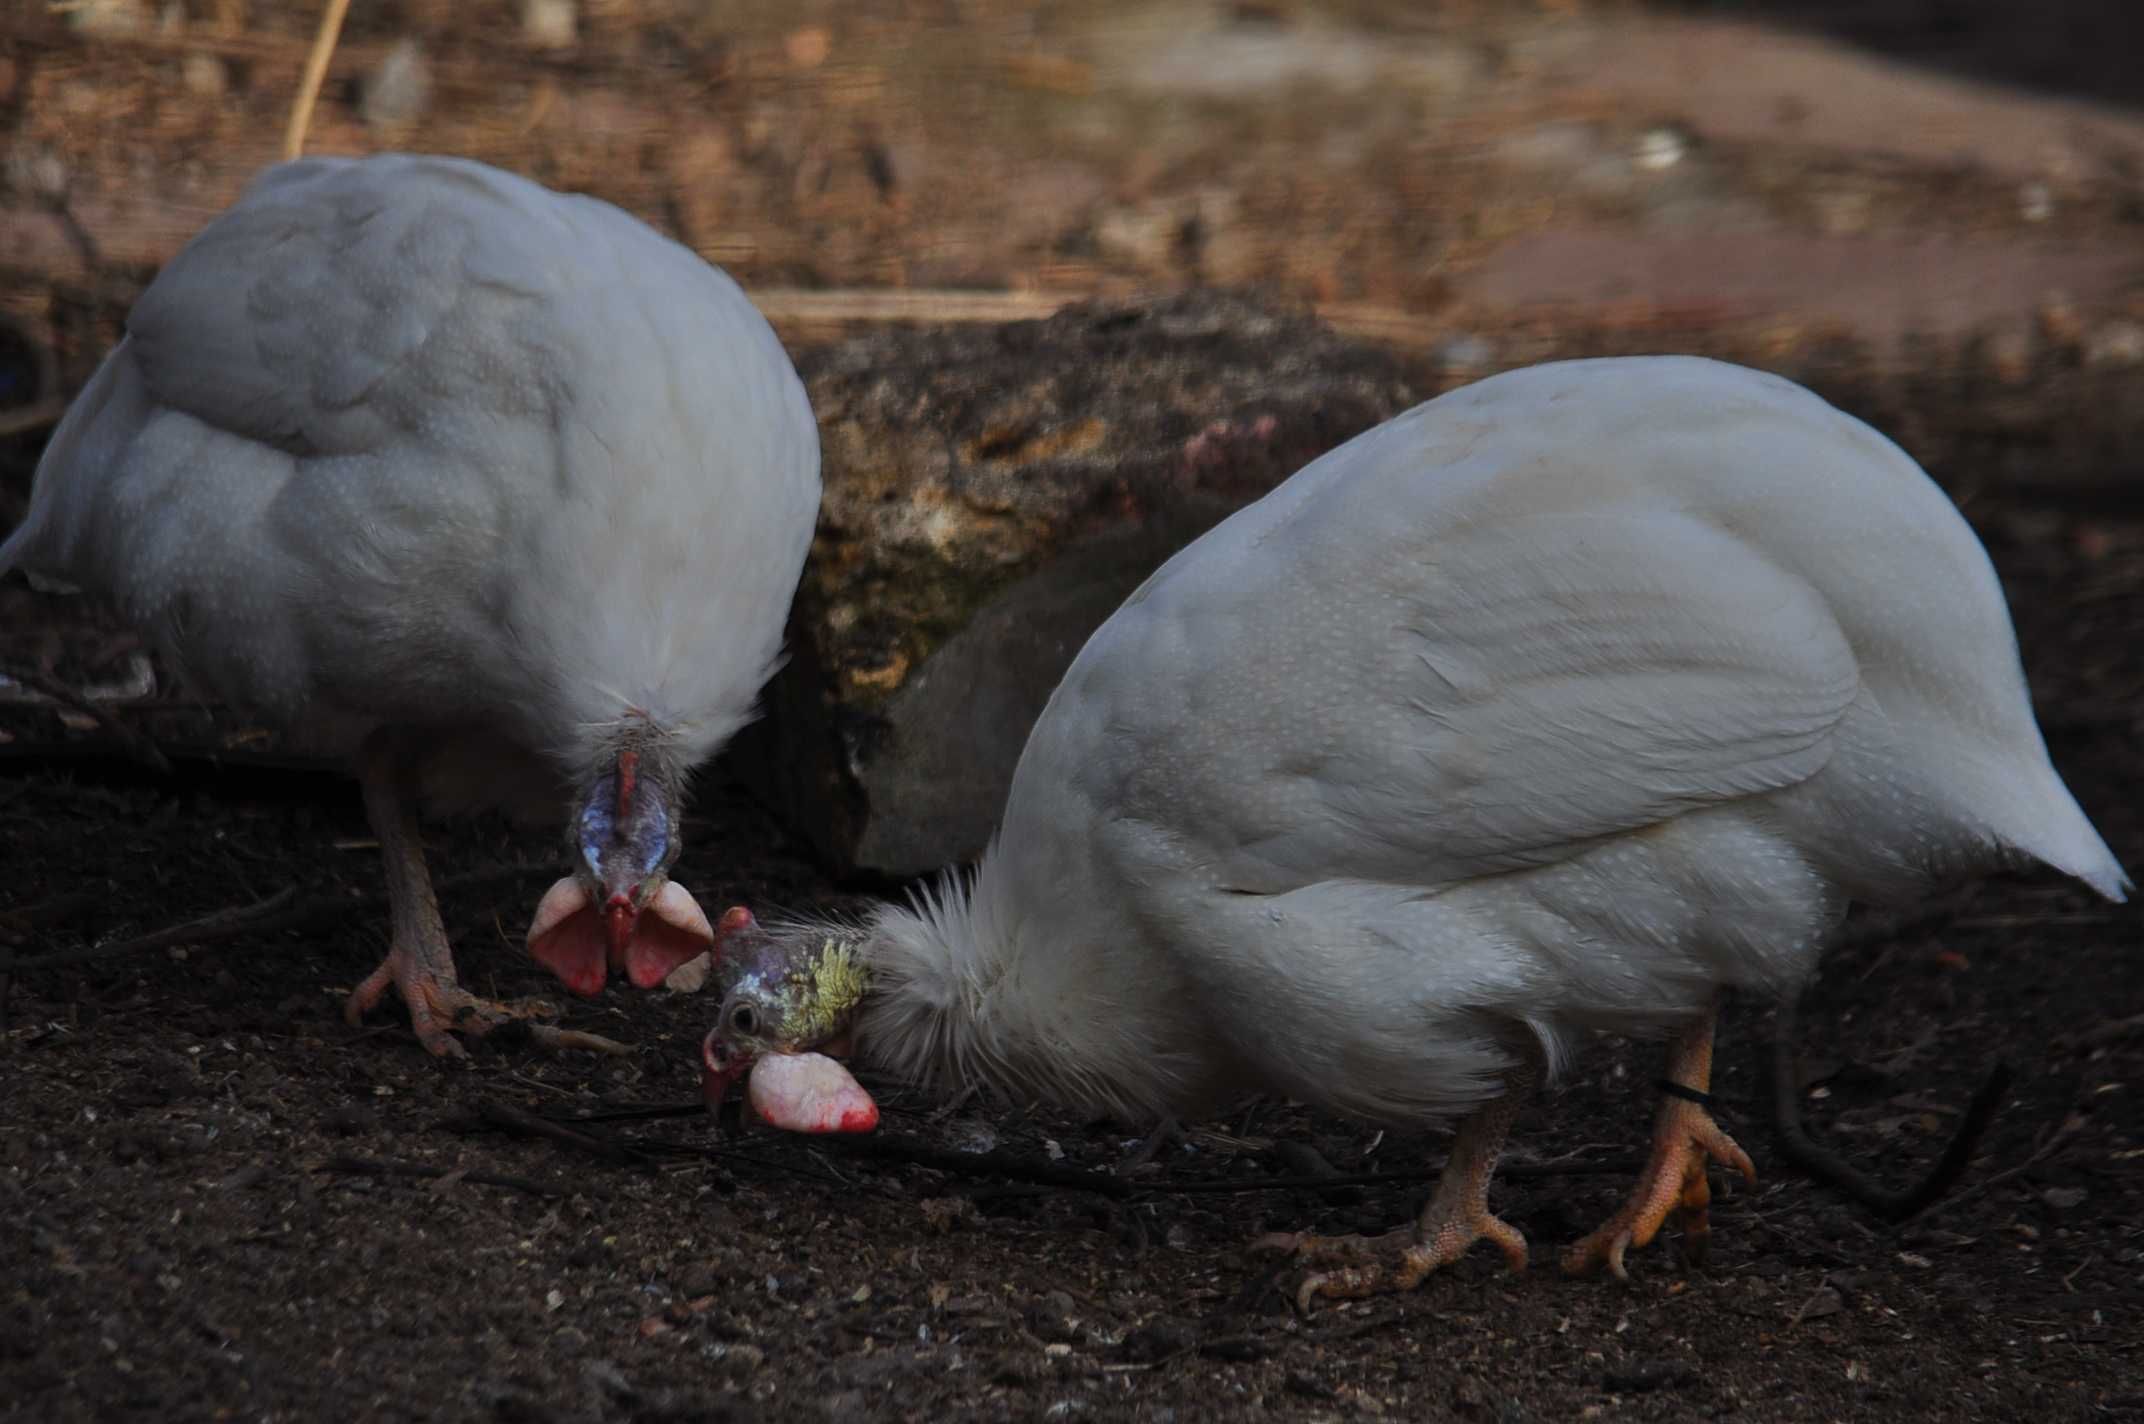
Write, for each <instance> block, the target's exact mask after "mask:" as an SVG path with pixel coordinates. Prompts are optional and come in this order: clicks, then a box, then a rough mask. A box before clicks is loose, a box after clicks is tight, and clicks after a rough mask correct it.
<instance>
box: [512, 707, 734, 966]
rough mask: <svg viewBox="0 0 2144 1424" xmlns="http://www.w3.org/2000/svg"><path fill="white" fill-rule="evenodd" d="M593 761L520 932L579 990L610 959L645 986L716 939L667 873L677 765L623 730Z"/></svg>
mask: <svg viewBox="0 0 2144 1424" xmlns="http://www.w3.org/2000/svg"><path fill="white" fill-rule="evenodd" d="M597 767H598V770H597V771H596V772H595V774H594V775H593V776H592V777H591V778H590V779H589V781H588V783H587V785H586V786H585V787H584V789H583V790H582V792H581V795H580V800H579V804H578V805H576V806H575V808H574V810H573V813H572V815H571V816H570V817H569V818H568V820H567V823H566V830H567V836H568V839H569V840H570V841H571V843H572V851H571V856H570V859H571V869H570V871H569V873H568V874H567V876H566V877H565V878H564V879H562V880H560V881H559V882H558V883H557V884H556V885H554V886H552V887H551V890H550V892H549V893H547V894H546V895H545V896H544V897H543V900H542V902H541V903H539V904H538V905H537V907H536V917H535V921H534V923H532V924H531V925H530V927H529V936H528V945H529V952H530V953H531V954H532V955H534V956H535V958H536V959H537V961H538V962H539V963H541V964H543V965H545V966H546V967H548V968H549V969H550V970H551V971H552V972H553V973H554V974H556V975H557V976H558V977H559V980H560V981H561V982H562V983H564V984H565V985H566V987H567V988H569V989H571V990H573V991H574V992H575V993H577V994H582V995H593V994H596V993H599V992H601V990H602V988H603V985H604V982H605V980H606V979H607V978H608V976H609V972H610V971H611V970H613V969H615V970H618V971H620V972H621V973H623V974H625V975H626V977H627V978H629V979H630V980H631V981H632V982H633V983H634V984H636V985H638V986H639V987H641V988H644V989H645V988H652V987H653V986H655V985H657V984H660V983H662V982H663V980H664V979H666V978H667V977H668V976H669V975H670V974H671V973H672V972H673V971H674V970H676V969H677V967H678V966H679V965H681V964H684V963H685V962H687V961H688V960H691V959H693V958H695V957H697V956H698V955H700V954H703V953H705V952H706V951H707V950H708V948H709V947H710V946H711V945H712V943H713V940H714V933H713V931H712V929H711V928H710V927H709V926H708V924H707V920H706V917H705V915H703V914H702V913H701V911H700V907H699V905H698V903H697V902H696V901H695V900H694V899H693V898H692V896H691V894H690V893H689V892H687V891H686V890H685V889H684V887H683V886H680V885H676V884H674V883H672V881H671V879H670V867H671V865H672V863H673V862H675V861H676V859H677V855H678V851H679V850H680V848H681V846H682V837H681V835H680V834H679V831H680V827H679V821H680V818H681V814H682V804H683V786H684V780H685V773H684V771H683V769H682V768H681V767H680V766H678V765H677V764H676V763H675V761H674V759H672V758H670V757H668V756H666V755H665V748H664V746H663V744H662V742H661V741H660V740H659V739H657V738H654V737H651V736H635V737H628V738H627V740H626V741H625V742H624V743H623V744H622V745H620V746H619V747H618V748H617V749H616V750H615V751H613V752H611V753H610V754H609V755H607V756H606V757H604V758H603V759H602V760H601V761H599V762H598V763H597Z"/></svg>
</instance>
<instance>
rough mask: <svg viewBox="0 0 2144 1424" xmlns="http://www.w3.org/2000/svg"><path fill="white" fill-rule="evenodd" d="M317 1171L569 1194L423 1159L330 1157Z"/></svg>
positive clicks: (545, 1194)
mask: <svg viewBox="0 0 2144 1424" xmlns="http://www.w3.org/2000/svg"><path fill="white" fill-rule="evenodd" d="M313 1170H314V1171H316V1172H334V1173H337V1174H339V1175H343V1176H350V1177H418V1178H435V1179H436V1178H439V1177H447V1176H455V1177H458V1179H459V1180H461V1181H464V1182H474V1183H476V1184H477V1185H478V1186H480V1187H505V1188H507V1189H508V1190H509V1191H516V1192H527V1193H528V1194H529V1195H531V1196H538V1197H562V1196H565V1195H566V1193H565V1192H564V1191H562V1190H561V1189H559V1188H557V1187H554V1186H550V1185H548V1184H547V1183H544V1182H535V1181H531V1180H529V1179H528V1178H527V1177H508V1176H502V1175H501V1174H499V1173H497V1172H460V1173H456V1172H455V1171H454V1170H453V1169H451V1168H447V1167H434V1166H430V1165H428V1164H426V1163H422V1162H387V1161H382V1160H379V1159H377V1158H372V1157H330V1158H328V1159H327V1160H326V1161H325V1162H322V1163H321V1164H320V1165H319V1166H318V1167H315V1168H314V1169H313Z"/></svg>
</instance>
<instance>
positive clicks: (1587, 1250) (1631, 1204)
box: [1563, 1008, 1757, 1280]
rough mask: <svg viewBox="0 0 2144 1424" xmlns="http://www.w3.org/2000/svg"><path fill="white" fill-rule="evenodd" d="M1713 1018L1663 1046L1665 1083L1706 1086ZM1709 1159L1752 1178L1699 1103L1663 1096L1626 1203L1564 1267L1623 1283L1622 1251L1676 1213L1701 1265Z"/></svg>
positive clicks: (1743, 1158) (1710, 1014)
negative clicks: (1608, 1276)
mask: <svg viewBox="0 0 2144 1424" xmlns="http://www.w3.org/2000/svg"><path fill="white" fill-rule="evenodd" d="M1718 1017H1719V1011H1718V1009H1717V1008H1714V1009H1709V1010H1707V1011H1706V1013H1705V1016H1704V1018H1703V1019H1702V1020H1700V1021H1699V1022H1698V1023H1696V1024H1695V1025H1693V1026H1692V1027H1691V1028H1690V1030H1689V1031H1688V1032H1687V1033H1685V1034H1683V1036H1682V1037H1681V1038H1678V1039H1677V1040H1676V1041H1675V1044H1674V1046H1673V1047H1672V1048H1670V1049H1669V1050H1668V1079H1669V1081H1670V1082H1675V1083H1680V1084H1681V1085H1682V1086H1684V1087H1686V1088H1689V1089H1691V1090H1693V1091H1695V1092H1699V1093H1703V1092H1706V1091H1708V1090H1709V1089H1710V1088H1711V1086H1712V1031H1713V1027H1714V1024H1715V1022H1716V1020H1717V1019H1718ZM1713 1160H1717V1161H1720V1162H1724V1163H1726V1164H1727V1165H1728V1166H1730V1167H1732V1168H1734V1169H1735V1170H1736V1171H1738V1172H1740V1173H1741V1174H1742V1176H1743V1178H1744V1179H1745V1180H1747V1181H1751V1182H1754V1181H1756V1180H1757V1169H1756V1167H1754V1166H1753V1165H1751V1163H1750V1160H1749V1154H1748V1153H1746V1152H1744V1151H1743V1150H1742V1149H1741V1147H1739V1146H1738V1145H1736V1143H1735V1140H1734V1139H1733V1138H1732V1137H1729V1136H1728V1135H1727V1134H1726V1133H1725V1132H1723V1131H1722V1130H1721V1129H1720V1125H1719V1124H1718V1123H1716V1122H1714V1121H1713V1120H1712V1114H1711V1113H1709V1112H1707V1111H1706V1110H1705V1108H1704V1105H1703V1104H1701V1103H1694V1102H1691V1101H1689V1100H1688V1099H1685V1098H1676V1097H1670V1098H1668V1099H1667V1100H1666V1101H1665V1102H1663V1103H1662V1104H1661V1105H1660V1114H1659V1116H1658V1117H1656V1118H1655V1119H1654V1121H1653V1152H1652V1156H1651V1158H1650V1159H1648V1160H1647V1162H1646V1164H1645V1170H1644V1171H1643V1172H1642V1173H1640V1174H1639V1176H1638V1184H1637V1186H1636V1187H1635V1188H1634V1189H1632V1191H1631V1194H1630V1198H1629V1200H1627V1201H1625V1202H1624V1203H1623V1207H1622V1209H1621V1210H1620V1211H1618V1212H1617V1213H1616V1214H1615V1215H1614V1216H1611V1217H1609V1218H1608V1220H1607V1221H1606V1222H1604V1223H1603V1224H1602V1225H1601V1227H1600V1229H1599V1230H1597V1231H1595V1232H1594V1233H1593V1234H1592V1235H1590V1236H1588V1237H1586V1238H1585V1239H1584V1240H1582V1241H1579V1242H1578V1243H1577V1244H1575V1245H1573V1246H1572V1247H1571V1248H1570V1249H1569V1250H1567V1251H1565V1252H1564V1253H1563V1269H1564V1270H1565V1271H1566V1272H1568V1273H1569V1274H1571V1275H1574V1276H1584V1275H1591V1274H1592V1273H1593V1272H1595V1271H1598V1270H1600V1269H1601V1268H1602V1267H1604V1266H1605V1267H1606V1268H1607V1269H1608V1272H1609V1274H1611V1275H1613V1276H1614V1277H1615V1278H1616V1279H1617V1280H1629V1279H1630V1276H1629V1274H1628V1273H1627V1272H1626V1271H1625V1270H1624V1269H1623V1253H1624V1252H1625V1251H1627V1250H1628V1249H1630V1248H1631V1247H1633V1246H1644V1245H1646V1244H1647V1243H1649V1242H1650V1241H1651V1240H1652V1239H1653V1238H1654V1237H1655V1236H1657V1235H1659V1234H1660V1228H1661V1226H1662V1225H1664V1224H1665V1223H1666V1221H1667V1219H1668V1217H1669V1216H1670V1215H1674V1214H1677V1213H1680V1215H1681V1218H1682V1228H1683V1256H1684V1258H1685V1259H1686V1260H1688V1261H1689V1262H1690V1263H1691V1264H1692V1265H1702V1264H1704V1260H1705V1254H1706V1251H1707V1249H1708V1247H1709V1245H1710V1241H1711V1235H1712V1225H1711V1220H1710V1216H1709V1213H1708V1210H1707V1208H1708V1207H1709V1206H1710V1204H1711V1201H1712V1186H1711V1183H1710V1182H1709V1181H1708V1180H1707V1179H1706V1176H1705V1166H1706V1163H1707V1162H1708V1161H1713Z"/></svg>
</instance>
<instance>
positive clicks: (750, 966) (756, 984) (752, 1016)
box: [700, 905, 871, 1111]
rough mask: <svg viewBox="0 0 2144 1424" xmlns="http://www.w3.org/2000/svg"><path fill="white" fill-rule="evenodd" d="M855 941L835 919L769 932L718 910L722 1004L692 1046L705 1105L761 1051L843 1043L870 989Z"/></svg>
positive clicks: (744, 915) (740, 914)
mask: <svg viewBox="0 0 2144 1424" xmlns="http://www.w3.org/2000/svg"><path fill="white" fill-rule="evenodd" d="M862 941H863V936H862V935H861V933H859V932H857V931H854V930H852V929H849V928H847V927H843V926H836V925H825V924H796V925H781V926H778V927H776V928H775V929H774V930H772V931H769V930H768V929H767V928H766V927H764V926H762V925H761V924H760V923H759V921H758V920H756V919H754V918H753V917H752V912H751V911H749V910H747V909H745V908H744V907H743V906H741V905H740V906H735V907H732V908H731V909H730V910H728V911H727V912H725V913H724V914H723V916H722V921H721V924H720V925H719V926H718V927H717V928H716V930H715V951H714V953H715V963H716V965H717V966H718V967H717V970H716V973H717V975H718V976H719V979H718V983H719V985H720V987H721V988H722V991H723V993H722V1007H721V1009H720V1010H719V1011H718V1012H717V1013H716V1015H715V1026H714V1027H713V1028H712V1029H710V1030H709V1031H708V1033H707V1036H706V1038H705V1039H704V1040H703V1041H702V1043H701V1046H700V1059H701V1065H702V1068H703V1077H702V1090H703V1092H704V1094H705V1096H706V1099H707V1105H708V1108H709V1109H710V1110H711V1111H713V1110H719V1109H720V1108H721V1105H722V1102H723V1099H724V1098H725V1097H726V1096H727V1095H728V1093H729V1089H730V1086H731V1085H732V1084H734V1083H735V1082H737V1081H738V1080H739V1079H740V1078H742V1077H743V1076H744V1074H745V1073H746V1072H747V1071H749V1070H750V1068H751V1066H752V1065H753V1064H754V1063H755V1062H757V1061H758V1060H759V1059H760V1058H762V1057H764V1056H765V1055H767V1054H770V1053H808V1052H821V1051H830V1052H835V1053H839V1052H842V1051H844V1050H845V1049H846V1047H847V1045H848V1041H849V1036H850V1033H851V1031H852V1030H853V1029H854V1027H855V1023H856V1015H857V1013H858V1011H859V1010H860V1009H861V1008H862V1007H863V1001H864V996H865V995H866V994H867V993H868V992H869V991H870V987H871V969H870V964H869V962H868V961H867V960H866V958H865V956H864V953H863V943H862Z"/></svg>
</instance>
